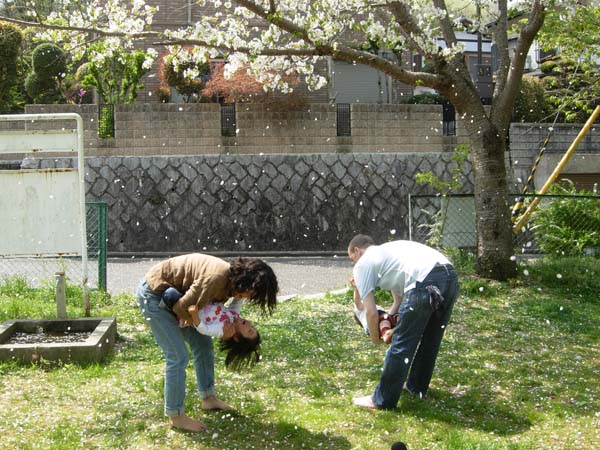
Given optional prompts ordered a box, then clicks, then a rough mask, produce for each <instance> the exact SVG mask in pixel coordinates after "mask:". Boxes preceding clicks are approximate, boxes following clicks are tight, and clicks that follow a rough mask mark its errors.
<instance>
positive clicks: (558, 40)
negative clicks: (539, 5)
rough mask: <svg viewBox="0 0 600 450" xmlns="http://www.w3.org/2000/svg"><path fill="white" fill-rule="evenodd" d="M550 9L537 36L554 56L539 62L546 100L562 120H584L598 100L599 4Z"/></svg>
mask: <svg viewBox="0 0 600 450" xmlns="http://www.w3.org/2000/svg"><path fill="white" fill-rule="evenodd" d="M580 3H581V5H580V6H579V7H578V8H576V9H572V10H561V9H558V10H549V11H548V14H547V18H546V21H545V22H544V27H543V28H542V30H541V32H540V34H539V37H538V40H539V43H540V45H541V46H542V48H544V49H545V50H556V51H557V57H556V58H554V59H553V60H551V61H548V62H545V63H543V64H542V65H541V69H542V72H543V73H544V78H543V83H544V87H545V88H546V90H547V91H548V101H549V102H550V104H551V105H552V106H553V107H554V108H556V109H557V110H560V112H561V117H560V119H561V120H562V121H565V122H585V121H586V120H587V119H588V117H589V116H590V114H591V113H592V111H593V110H594V108H595V107H596V106H597V105H599V104H600V77H598V69H599V66H600V34H599V33H598V30H599V29H600V4H598V2H588V3H589V4H585V3H586V2H580Z"/></svg>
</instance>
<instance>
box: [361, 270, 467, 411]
mask: <svg viewBox="0 0 600 450" xmlns="http://www.w3.org/2000/svg"><path fill="white" fill-rule="evenodd" d="M429 285H434V286H437V287H438V288H439V289H440V291H441V293H442V296H443V297H444V299H445V308H444V309H443V310H442V311H441V313H436V312H435V311H434V310H433V308H432V307H431V305H430V302H429V292H428V291H427V290H426V289H425V286H429ZM457 297H458V278H457V275H456V272H455V271H454V269H453V268H452V266H436V267H435V268H434V269H433V270H432V271H431V272H430V273H429V275H427V277H426V278H425V280H423V281H422V282H420V283H417V284H416V286H415V288H414V289H412V290H410V291H408V292H407V293H406V294H405V298H404V301H403V302H402V304H401V306H400V309H399V311H398V313H399V317H398V327H397V328H396V331H395V332H394V336H393V337H392V342H391V344H390V347H389V349H388V351H387V353H386V355H385V362H384V365H383V372H382V374H381V379H380V380H379V384H378V385H377V387H376V388H375V392H374V393H373V396H372V400H373V403H375V405H377V407H379V408H386V409H388V408H395V407H396V405H397V404H398V399H399V398H400V393H401V392H402V388H403V386H404V382H405V381H406V387H407V389H408V390H409V391H410V392H412V393H414V394H416V395H419V396H421V397H424V396H425V395H426V394H427V390H428V389H429V383H430V382H431V376H432V374H433V369H434V367H435V360H436V359H437V355H438V351H439V349H440V344H441V342H442V338H443V336H444V331H445V329H446V326H447V325H448V321H449V319H450V315H451V314H452V308H453V306H454V303H455V302H456V298H457ZM411 363H412V365H411ZM407 377H408V380H407Z"/></svg>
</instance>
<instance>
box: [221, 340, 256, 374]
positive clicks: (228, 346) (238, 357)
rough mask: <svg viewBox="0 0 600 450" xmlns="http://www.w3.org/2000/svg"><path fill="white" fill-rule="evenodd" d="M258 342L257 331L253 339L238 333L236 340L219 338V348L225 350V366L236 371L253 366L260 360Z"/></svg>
mask: <svg viewBox="0 0 600 450" xmlns="http://www.w3.org/2000/svg"><path fill="white" fill-rule="evenodd" d="M260 342H261V340H260V334H259V333H258V331H257V332H256V337H255V338H254V339H248V338H246V337H244V336H241V335H239V334H238V335H237V340H235V339H233V338H231V339H221V343H220V344H219V350H221V351H222V352H227V356H226V357H225V367H227V368H228V369H231V370H234V371H236V372H241V371H242V370H243V369H249V368H251V367H253V366H254V365H255V364H257V363H258V361H259V360H260Z"/></svg>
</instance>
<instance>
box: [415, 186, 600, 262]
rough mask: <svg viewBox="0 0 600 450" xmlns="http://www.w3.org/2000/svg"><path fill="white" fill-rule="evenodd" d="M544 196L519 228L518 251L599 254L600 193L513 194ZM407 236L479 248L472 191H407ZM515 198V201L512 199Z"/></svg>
mask: <svg viewBox="0 0 600 450" xmlns="http://www.w3.org/2000/svg"><path fill="white" fill-rule="evenodd" d="M519 197H525V202H524V207H525V208H526V207H527V205H528V203H529V202H530V201H531V200H532V199H533V198H534V197H540V198H541V201H540V204H539V205H538V207H537V208H536V210H535V211H534V212H533V214H532V215H531V217H530V219H529V221H528V222H527V224H526V225H525V227H524V228H523V230H522V231H521V232H519V233H517V234H515V236H514V239H513V243H514V248H515V254H516V255H517V254H522V255H550V254H553V255H558V256H575V255H582V254H583V255H600V196H590V195H535V194H528V195H525V196H523V195H516V194H515V195H511V196H510V200H511V201H512V204H514V203H515V201H516V199H517V198H519ZM408 203H409V223H408V226H409V239H410V240H413V241H417V242H422V243H428V244H431V245H434V246H437V247H441V248H452V247H456V248H473V249H474V248H476V246H477V232H476V228H475V199H474V196H473V195H469V194H464V195H452V196H440V195H438V196H435V195H409V198H408ZM512 204H511V205H512Z"/></svg>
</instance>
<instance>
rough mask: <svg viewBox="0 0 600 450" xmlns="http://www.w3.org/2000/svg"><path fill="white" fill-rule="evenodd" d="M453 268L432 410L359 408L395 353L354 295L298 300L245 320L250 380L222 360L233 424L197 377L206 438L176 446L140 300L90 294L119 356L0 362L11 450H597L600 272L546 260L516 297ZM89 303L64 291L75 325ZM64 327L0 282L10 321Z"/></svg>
mask: <svg viewBox="0 0 600 450" xmlns="http://www.w3.org/2000/svg"><path fill="white" fill-rule="evenodd" d="M463 262H464V261H463ZM457 266H458V270H459V274H460V278H461V295H460V297H459V300H458V303H457V305H456V307H455V310H454V314H453V317H452V321H451V324H450V326H449V327H448V330H447V333H446V337H445V339H444V342H443V344H442V349H441V352H440V356H439V358H438V362H437V367H436V372H435V374H434V379H433V381H432V386H431V391H430V394H429V396H428V398H427V399H425V400H420V399H417V398H412V397H409V396H402V397H401V399H400V403H399V404H398V407H397V408H396V409H395V410H391V411H371V410H364V409H360V408H356V407H353V406H352V397H353V396H357V395H366V394H369V393H370V392H371V391H372V389H373V388H374V386H375V385H376V383H377V381H378V378H379V374H380V371H381V366H382V362H383V358H384V354H385V348H384V347H383V346H380V347H374V346H372V345H371V344H370V343H369V341H368V340H367V338H366V336H365V335H364V334H363V332H362V331H361V330H360V328H359V327H358V326H357V325H356V324H355V323H354V321H353V320H352V315H351V310H350V304H351V297H350V295H349V294H347V295H339V296H326V297H324V298H317V299H295V300H291V301H289V302H285V303H281V304H280V305H279V306H278V308H277V309H276V313H275V314H274V315H273V316H271V317H269V318H263V317H260V316H258V315H256V313H255V311H253V310H252V309H251V308H246V309H244V310H243V311H242V312H243V313H244V315H246V316H248V317H250V318H251V319H252V320H254V321H255V322H256V323H257V327H258V328H259V330H260V332H261V335H262V337H263V352H262V353H263V360H262V361H261V363H260V364H259V365H258V366H256V367H255V368H254V369H253V370H252V371H251V372H248V373H243V374H236V373H231V372H227V371H225V370H224V368H223V358H222V356H221V355H218V358H217V363H216V365H217V392H218V394H219V396H220V397H221V398H223V399H224V400H225V401H227V402H229V403H231V404H232V405H234V406H235V407H236V409H237V410H236V412H235V413H223V412H205V411H202V410H201V409H200V407H199V403H200V402H199V399H198V396H197V395H196V393H195V392H194V387H195V380H194V376H193V370H192V367H191V366H190V367H189V368H188V396H187V399H186V409H187V412H188V413H189V414H190V415H192V416H194V417H198V418H201V419H202V420H204V421H205V423H206V424H207V425H208V427H209V431H208V432H205V433H199V434H190V433H185V432H180V431H175V430H173V429H171V428H170V427H169V426H168V425H167V422H166V420H165V419H164V417H163V415H162V384H163V377H162V373H163V361H162V357H161V352H160V350H159V348H158V347H157V346H156V345H155V343H154V341H153V339H152V336H151V335H150V332H149V329H148V328H147V327H146V325H145V324H144V323H143V321H142V320H141V317H140V315H139V313H138V310H137V307H136V304H135V299H134V297H133V295H131V296H129V295H121V296H115V297H112V298H110V297H108V296H105V295H101V294H99V293H94V295H93V296H92V315H94V316H115V317H117V321H118V326H117V330H118V340H117V344H116V347H115V349H114V352H113V353H112V354H111V356H110V357H109V358H108V359H107V360H106V361H105V362H103V363H102V364H93V365H87V366H78V365H74V364H65V365H55V364H50V363H48V362H44V361H42V362H41V363H38V364H36V365H34V364H31V365H18V364H16V363H14V362H1V363H0V448H1V449H11V450H12V449H116V448H123V449H150V448H156V449H162V448H164V449H200V448H201V449H375V450H378V449H389V448H390V446H391V444H392V443H393V442H394V441H396V440H402V441H404V442H406V444H407V445H408V448H409V449H411V450H413V449H429V450H434V449H447V450H450V449H452V450H456V449H490V450H492V449H493V450H499V449H531V450H534V449H535V450H537V449H573V450H576V449H577V450H579V449H590V450H591V449H596V448H600V339H599V338H600V299H599V295H598V294H599V293H600V261H599V260H597V259H569V260H567V259H563V260H560V261H538V262H536V263H530V264H529V265H527V266H524V265H522V266H520V276H519V278H517V279H514V280H511V281H510V282H506V283H498V282H491V281H488V280H482V279H479V278H477V277H476V276H475V275H473V274H472V271H471V269H470V266H469V264H466V263H464V264H457ZM80 294H81V293H80V291H79V289H78V288H75V287H69V289H68V296H69V299H68V312H69V315H70V316H72V317H76V316H80V315H81V314H82V311H83V307H82V305H81V300H80ZM388 301H389V299H388V298H387V297H386V296H385V295H383V293H380V294H379V299H378V302H380V303H383V304H385V303H386V302H388ZM54 314H55V305H54V302H53V294H52V290H51V289H50V288H47V289H38V290H33V289H30V288H29V287H28V286H27V285H26V284H25V283H23V282H21V281H19V280H4V282H2V283H0V321H4V320H7V319H13V318H43V317H53V316H54Z"/></svg>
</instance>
